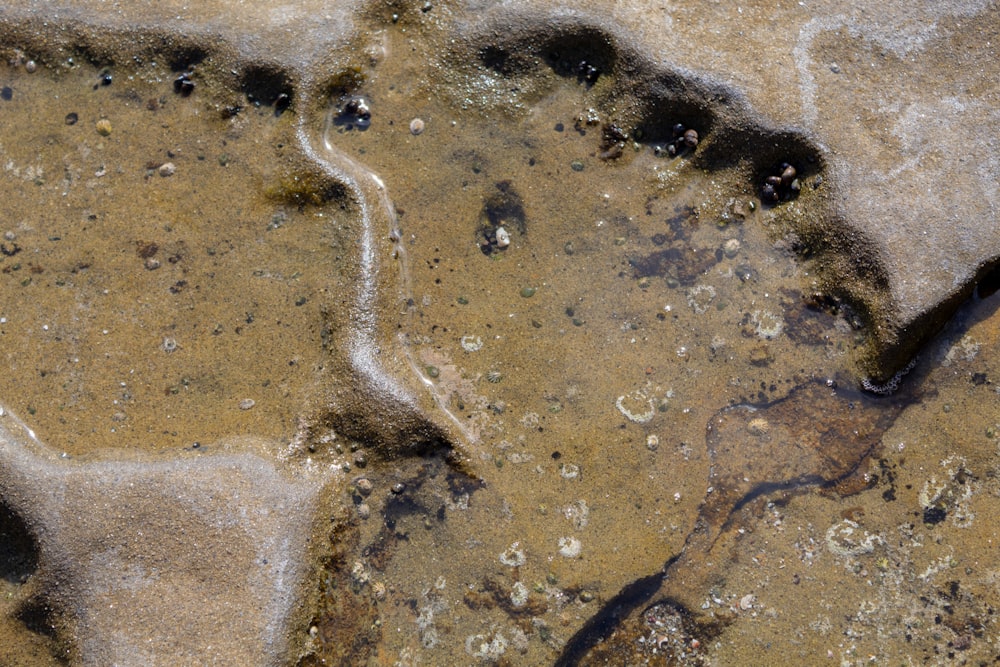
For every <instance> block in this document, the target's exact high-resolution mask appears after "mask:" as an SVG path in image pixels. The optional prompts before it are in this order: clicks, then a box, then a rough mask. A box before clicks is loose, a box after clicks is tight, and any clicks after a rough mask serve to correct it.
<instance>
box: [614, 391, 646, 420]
mask: <svg viewBox="0 0 1000 667" xmlns="http://www.w3.org/2000/svg"><path fill="white" fill-rule="evenodd" d="M615 407H616V408H618V411H619V412H620V413H622V414H623V415H625V418H626V419H628V420H629V421H630V422H634V423H636V424H645V423H646V422H648V421H649V420H650V419H652V418H653V417H654V416H655V415H656V408H655V407H654V406H653V399H651V398H650V397H648V396H647V395H646V394H645V393H644V392H642V391H640V390H635V391H631V392H629V393H627V394H623V395H621V396H619V397H618V399H617V400H616V401H615Z"/></svg>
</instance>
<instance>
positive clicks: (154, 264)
mask: <svg viewBox="0 0 1000 667" xmlns="http://www.w3.org/2000/svg"><path fill="white" fill-rule="evenodd" d="M144 265H145V266H146V270H147V271H155V270H156V269H158V268H160V260H158V259H156V258H155V257H147V258H146V261H145V262H144Z"/></svg>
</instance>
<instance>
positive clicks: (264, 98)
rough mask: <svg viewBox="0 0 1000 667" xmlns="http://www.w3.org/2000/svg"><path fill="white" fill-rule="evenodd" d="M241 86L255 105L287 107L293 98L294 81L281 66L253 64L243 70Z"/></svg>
mask: <svg viewBox="0 0 1000 667" xmlns="http://www.w3.org/2000/svg"><path fill="white" fill-rule="evenodd" d="M241 88H242V90H243V92H244V93H245V94H246V96H247V100H249V101H250V103H251V104H253V105H255V106H261V105H263V106H272V105H274V106H275V107H276V110H277V108H278V107H282V108H287V106H288V104H289V103H290V102H291V100H292V97H293V95H292V81H291V79H290V78H289V76H288V74H287V73H286V72H284V71H283V70H281V69H280V68H277V67H273V66H268V65H256V66H251V67H248V68H247V69H246V71H244V72H243V81H242V83H241Z"/></svg>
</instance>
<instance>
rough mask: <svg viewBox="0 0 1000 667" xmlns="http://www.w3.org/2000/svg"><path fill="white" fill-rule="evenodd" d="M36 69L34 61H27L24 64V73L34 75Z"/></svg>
mask: <svg viewBox="0 0 1000 667" xmlns="http://www.w3.org/2000/svg"><path fill="white" fill-rule="evenodd" d="M37 69H38V65H36V64H35V61H34V60H29V61H28V62H26V63H24V71H25V72H27V73H28V74H34V73H35V70H37Z"/></svg>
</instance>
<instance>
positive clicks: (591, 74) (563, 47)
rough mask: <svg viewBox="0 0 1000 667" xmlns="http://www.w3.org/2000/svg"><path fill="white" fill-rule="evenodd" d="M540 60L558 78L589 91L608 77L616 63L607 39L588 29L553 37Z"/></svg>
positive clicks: (587, 27)
mask: <svg viewBox="0 0 1000 667" xmlns="http://www.w3.org/2000/svg"><path fill="white" fill-rule="evenodd" d="M542 56H543V57H544V58H545V62H546V63H547V64H548V65H549V67H551V68H552V71H553V72H555V73H556V74H558V75H559V76H563V77H567V78H573V79H576V80H577V82H579V83H583V84H586V85H587V87H590V86H592V85H594V84H595V83H597V81H598V79H599V78H600V77H601V76H603V75H605V74H608V73H610V72H611V71H612V70H613V69H614V67H615V63H616V62H617V61H618V51H617V49H616V48H615V45H614V43H613V41H612V39H611V37H610V36H609V35H607V34H606V33H604V32H602V31H601V30H599V29H597V28H593V27H589V26H581V27H579V28H577V29H576V30H574V31H572V32H569V33H566V34H563V35H558V36H556V37H553V38H552V39H550V40H549V41H548V43H547V44H546V45H545V51H544V52H543V54H542Z"/></svg>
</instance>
